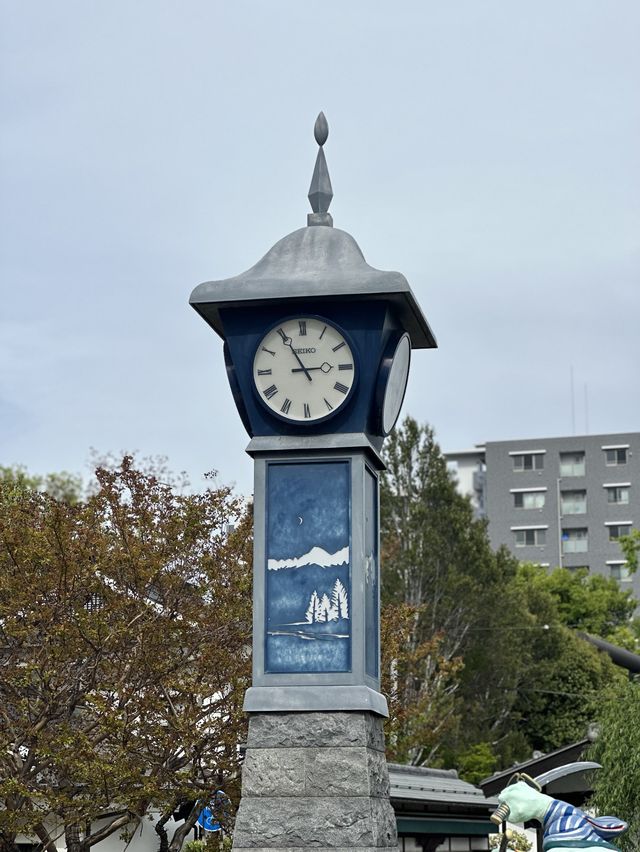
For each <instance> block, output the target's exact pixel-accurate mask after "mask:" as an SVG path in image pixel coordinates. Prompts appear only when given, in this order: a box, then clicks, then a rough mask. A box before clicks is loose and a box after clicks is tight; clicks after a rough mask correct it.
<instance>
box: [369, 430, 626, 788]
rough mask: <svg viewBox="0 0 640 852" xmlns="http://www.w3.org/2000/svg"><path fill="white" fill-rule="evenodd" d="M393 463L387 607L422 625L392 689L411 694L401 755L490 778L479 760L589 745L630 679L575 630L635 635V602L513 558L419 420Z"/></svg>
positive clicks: (601, 584)
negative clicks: (611, 693)
mask: <svg viewBox="0 0 640 852" xmlns="http://www.w3.org/2000/svg"><path fill="white" fill-rule="evenodd" d="M385 462H386V464H387V471H386V473H385V474H384V475H383V478H382V488H381V533H382V548H381V550H382V592H383V599H384V600H385V601H386V602H387V603H395V604H404V605H406V606H407V607H409V611H410V613H411V616H410V617H411V618H412V619H413V622H412V624H411V629H406V630H405V635H404V639H403V641H404V643H405V644H404V648H403V649H401V650H402V651H403V653H404V658H403V664H402V668H401V669H399V671H401V672H402V673H403V677H397V676H396V678H395V680H393V679H392V683H391V687H392V688H393V689H395V690H396V691H397V692H398V693H399V694H400V696H401V700H400V701H399V709H398V710H394V712H400V714H401V721H400V722H399V723H398V724H397V725H396V730H394V728H393V725H394V724H395V723H391V728H390V730H391V731H393V735H394V736H396V737H397V738H398V742H399V743H404V745H403V746H402V748H398V749H397V751H398V753H399V754H404V756H405V759H407V760H410V761H412V762H414V763H420V762H425V761H434V760H435V761H437V762H440V763H443V764H444V765H447V766H457V767H459V768H461V770H462V771H467V772H468V774H469V773H471V774H474V773H475V774H477V772H479V771H481V769H479V768H478V766H479V764H482V766H486V767H488V766H490V765H491V763H492V761H493V762H495V763H496V764H497V765H498V766H508V765H510V764H512V763H513V762H514V761H518V760H522V759H525V758H527V757H529V756H530V755H531V751H532V750H533V749H543V750H545V751H547V750H549V749H553V748H556V747H559V746H561V745H566V744H567V743H569V742H571V741H573V740H575V739H579V738H581V737H582V736H584V735H585V733H586V730H587V727H588V725H589V723H590V722H592V721H593V719H594V718H595V715H596V711H597V706H598V700H599V696H600V694H601V692H602V690H604V689H606V687H607V684H608V683H609V682H612V681H615V680H616V679H617V678H618V677H619V676H620V671H619V669H616V668H615V667H614V666H613V665H612V664H611V662H610V660H609V659H608V657H606V655H603V654H601V653H599V652H598V651H596V650H595V649H593V648H592V647H591V646H590V645H588V643H586V642H585V641H584V640H582V639H580V638H579V637H578V636H577V635H576V632H575V631H576V630H583V631H587V632H590V633H597V634H600V635H604V636H605V637H612V636H616V635H617V634H618V633H619V631H628V629H629V624H630V622H629V618H630V615H631V613H632V612H633V610H634V607H635V601H633V599H632V598H631V596H630V595H629V594H628V593H627V592H623V591H621V590H620V589H619V588H618V586H617V584H616V583H615V581H612V580H609V579H605V578H603V577H599V576H589V575H587V574H586V573H581V572H577V573H576V574H572V573H571V572H569V571H567V570H564V569H558V570H556V571H553V572H551V573H550V574H549V573H547V572H546V570H545V569H544V568H542V567H539V566H533V565H520V564H519V563H518V561H517V560H516V559H515V558H514V557H513V556H512V555H511V554H510V553H509V552H508V551H507V550H506V549H505V548H500V549H498V551H497V552H494V551H493V550H492V548H491V546H490V543H489V540H488V536H487V530H486V525H485V523H484V522H483V521H480V520H477V519H476V518H475V517H474V513H473V510H472V507H471V505H470V503H469V501H468V500H467V499H466V498H464V497H462V496H461V495H460V494H459V493H458V492H457V490H456V487H455V482H454V481H453V479H452V476H451V474H450V473H449V471H448V470H447V465H446V460H445V459H444V457H443V455H442V453H441V452H440V449H439V447H438V445H437V443H436V441H435V437H434V434H433V431H432V430H431V429H430V428H429V427H428V426H420V425H418V424H417V423H416V421H415V420H413V419H411V418H406V419H405V421H404V423H403V424H402V425H401V426H400V427H399V428H398V429H396V431H395V432H394V434H393V435H392V436H391V437H390V439H389V441H388V443H387V447H386V450H385ZM447 666H451V667H452V668H450V669H447V668H446V667H447ZM440 672H445V673H446V677H445V678H444V681H439V680H438V674H439V673H440ZM438 689H441V690H442V692H441V693H440V694H439V693H438ZM429 693H430V694H431V695H432V697H433V700H434V702H435V703H436V704H437V703H438V702H439V701H442V702H443V704H442V708H444V709H442V710H441V711H440V712H442V713H443V714H444V718H445V720H446V724H443V725H438V724H437V717H436V715H435V714H432V715H429V713H427V714H426V715H425V712H424V707H425V706H426V705H422V704H421V703H420V701H421V700H422V697H423V696H424V695H426V694H429ZM392 706H394V707H395V705H393V704H392ZM459 718H464V724H463V725H462V724H460V725H457V724H456V723H455V720H456V719H459ZM429 720H430V722H429ZM429 724H432V725H434V726H435V727H433V729H431V730H430V729H429ZM416 731H417V732H418V733H415V732H416ZM474 777H475V775H474Z"/></svg>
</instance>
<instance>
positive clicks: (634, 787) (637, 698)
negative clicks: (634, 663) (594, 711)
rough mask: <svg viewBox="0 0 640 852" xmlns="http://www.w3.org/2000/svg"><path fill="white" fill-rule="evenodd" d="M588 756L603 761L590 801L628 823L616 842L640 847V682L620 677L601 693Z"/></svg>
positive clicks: (596, 806) (624, 848)
mask: <svg viewBox="0 0 640 852" xmlns="http://www.w3.org/2000/svg"><path fill="white" fill-rule="evenodd" d="M588 757H589V759H590V760H595V761H597V762H598V763H600V764H601V765H602V769H599V770H598V771H597V772H596V773H594V793H593V797H592V799H591V801H590V803H589V804H590V806H592V807H593V808H594V809H595V810H596V812H597V813H600V814H612V815H615V816H617V817H619V818H620V819H623V820H625V821H626V822H628V823H629V830H628V831H627V832H626V834H623V835H622V836H621V837H620V839H616V843H617V844H618V845H619V846H620V848H621V849H623V850H629V852H632V850H636V849H638V848H639V847H640V684H638V683H635V682H633V681H621V682H620V683H618V684H617V685H616V686H615V688H614V689H611V690H610V691H609V692H607V693H606V694H604V695H602V696H601V701H600V712H599V715H598V736H597V738H596V740H595V743H594V744H593V746H592V747H591V749H590V750H589V754H588Z"/></svg>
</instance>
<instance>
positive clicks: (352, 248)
mask: <svg viewBox="0 0 640 852" xmlns="http://www.w3.org/2000/svg"><path fill="white" fill-rule="evenodd" d="M303 299H304V300H309V299H313V300H314V301H316V300H333V301H335V300H336V299H345V300H346V299H349V300H354V299H368V300H371V299H384V300H386V301H388V302H390V303H391V304H393V305H394V307H395V309H396V311H397V313H398V315H399V318H400V321H401V322H402V324H403V326H404V327H405V328H406V330H407V331H408V332H409V335H410V337H411V345H412V347H413V348H414V349H427V348H433V347H436V346H437V343H436V340H435V337H434V335H433V332H432V331H431V328H430V327H429V323H428V322H427V320H426V318H425V316H424V314H423V313H422V310H421V309H420V306H419V305H418V302H417V301H416V298H415V296H414V295H413V292H412V291H411V287H410V286H409V284H408V282H407V279H406V278H405V277H404V275H402V274H401V273H400V272H386V271H383V270H380V269H374V268H373V267H372V266H369V264H368V263H367V262H366V261H365V259H364V256H363V254H362V252H361V250H360V247H359V246H358V244H357V243H356V241H355V240H354V238H353V237H352V236H351V235H350V234H348V233H347V232H346V231H341V230H340V229H339V228H333V227H329V226H323V225H320V226H313V227H309V226H308V227H306V228H299V229H298V230H297V231H293V232H292V233H291V234H288V235H287V236H286V237H283V238H282V239H281V240H279V241H278V242H277V243H276V244H275V245H274V246H273V248H271V249H270V250H269V251H268V252H267V253H266V254H265V256H264V257H263V258H262V259H261V260H259V261H258V263H256V264H255V265H254V266H252V267H251V269H248V270H247V271H246V272H243V273H241V274H240V275H236V276H234V277H233V278H226V279H223V280H221V281H206V282H204V283H203V284H200V285H198V286H197V287H196V288H195V290H194V291H193V292H192V294H191V298H190V300H189V301H190V303H191V305H192V306H193V307H194V308H195V309H196V310H197V311H198V313H199V314H201V316H202V317H203V318H204V319H205V320H206V322H208V323H209V325H210V326H211V327H212V328H213V329H214V330H215V331H216V332H217V333H218V334H219V335H220V336H221V337H224V333H223V326H222V322H221V320H220V313H219V311H220V308H224V307H232V306H236V307H237V306H249V305H259V304H264V303H265V302H271V303H274V302H283V301H287V302H289V301H291V300H303Z"/></svg>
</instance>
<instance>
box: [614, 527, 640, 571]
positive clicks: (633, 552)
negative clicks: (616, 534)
mask: <svg viewBox="0 0 640 852" xmlns="http://www.w3.org/2000/svg"><path fill="white" fill-rule="evenodd" d="M619 544H620V549H621V550H622V552H623V553H624V557H625V559H626V560H627V568H628V569H629V571H630V572H631V573H632V574H634V573H635V572H636V571H637V570H638V554H640V530H631V533H630V534H629V535H624V536H622V537H621V538H620V539H619Z"/></svg>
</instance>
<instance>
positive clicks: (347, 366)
mask: <svg viewBox="0 0 640 852" xmlns="http://www.w3.org/2000/svg"><path fill="white" fill-rule="evenodd" d="M338 369H339V370H353V364H338Z"/></svg>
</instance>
